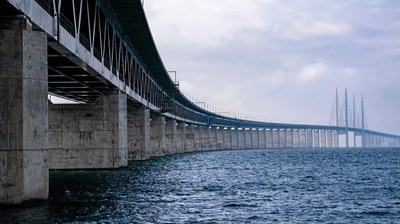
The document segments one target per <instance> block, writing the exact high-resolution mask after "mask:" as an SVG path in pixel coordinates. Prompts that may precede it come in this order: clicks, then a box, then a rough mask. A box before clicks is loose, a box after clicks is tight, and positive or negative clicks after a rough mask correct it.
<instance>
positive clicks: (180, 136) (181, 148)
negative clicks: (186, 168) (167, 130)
mask: <svg viewBox="0 0 400 224" xmlns="http://www.w3.org/2000/svg"><path fill="white" fill-rule="evenodd" d="M176 133H177V135H176V151H177V152H178V153H182V152H186V123H185V122H179V123H178V125H177V126H176Z"/></svg>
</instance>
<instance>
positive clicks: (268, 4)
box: [145, 0, 400, 133]
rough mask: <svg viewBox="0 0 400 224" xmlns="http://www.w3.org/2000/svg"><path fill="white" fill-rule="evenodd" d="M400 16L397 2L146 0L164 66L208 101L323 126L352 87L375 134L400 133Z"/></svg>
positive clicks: (185, 89) (239, 109)
mask: <svg viewBox="0 0 400 224" xmlns="http://www.w3.org/2000/svg"><path fill="white" fill-rule="evenodd" d="M399 6H400V4H399V2H398V1H393V0H379V1H378V0H351V1H335V0H307V1H304V0H290V1H280V0H218V1H216V0H163V1H160V0H146V4H145V10H146V14H147V17H148V20H149V24H150V28H151V30H152V32H153V36H154V39H155V41H156V44H157V47H158V50H159V52H160V55H161V57H162V59H163V61H164V64H165V66H166V67H167V68H168V69H170V70H176V71H178V80H179V81H180V83H181V89H182V90H184V91H186V92H187V93H188V94H190V95H192V96H194V97H196V98H198V99H199V100H200V101H206V102H207V103H208V104H212V105H217V106H219V107H222V108H229V109H232V110H234V111H236V112H241V113H247V114H263V115H265V116H268V117H274V118H278V119H281V120H300V121H304V122H313V123H321V124H324V123H326V122H327V121H328V120H329V115H330V110H331V104H332V100H333V98H334V94H335V87H339V88H340V89H343V88H344V87H348V89H349V91H351V92H355V93H356V94H361V93H364V96H365V100H366V102H367V104H366V107H367V112H368V118H369V124H370V127H371V128H377V129H378V130H388V131H391V132H397V133H399V131H398V127H400V119H396V117H397V114H396V113H397V112H396V111H400V104H398V103H397V102H398V97H399V96H400V88H398V85H397V84H398V83H399V82H400V79H399V78H400V76H399V75H398V71H400V63H399V57H400V53H399V52H400V50H399V49H400V48H399V46H400V45H399V40H400V22H398V21H400V13H398V12H399V11H398V10H399ZM382 102H386V104H385V106H384V107H383V106H380V104H381V103H382ZM382 114H384V116H382Z"/></svg>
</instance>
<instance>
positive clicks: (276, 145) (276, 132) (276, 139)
mask: <svg viewBox="0 0 400 224" xmlns="http://www.w3.org/2000/svg"><path fill="white" fill-rule="evenodd" d="M272 143H273V144H272V148H274V149H277V148H279V145H280V137H279V130H275V129H274V130H272Z"/></svg>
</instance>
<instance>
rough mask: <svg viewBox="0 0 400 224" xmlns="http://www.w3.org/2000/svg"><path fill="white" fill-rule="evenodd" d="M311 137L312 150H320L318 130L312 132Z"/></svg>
mask: <svg viewBox="0 0 400 224" xmlns="http://www.w3.org/2000/svg"><path fill="white" fill-rule="evenodd" d="M313 137H314V146H313V147H314V148H320V147H321V144H320V142H319V130H314V131H313Z"/></svg>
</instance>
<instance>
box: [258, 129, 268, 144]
mask: <svg viewBox="0 0 400 224" xmlns="http://www.w3.org/2000/svg"><path fill="white" fill-rule="evenodd" d="M258 136H259V138H260V148H261V149H266V148H267V135H266V129H265V128H264V129H260V130H259V131H258Z"/></svg>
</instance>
